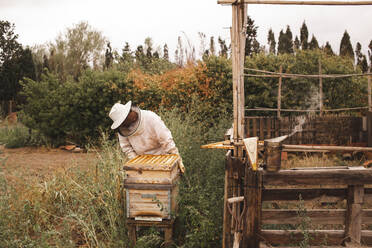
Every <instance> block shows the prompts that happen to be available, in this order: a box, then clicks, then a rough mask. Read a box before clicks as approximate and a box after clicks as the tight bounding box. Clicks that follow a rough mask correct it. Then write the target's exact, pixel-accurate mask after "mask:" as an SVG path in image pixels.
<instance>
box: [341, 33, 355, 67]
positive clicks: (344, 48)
mask: <svg viewBox="0 0 372 248" xmlns="http://www.w3.org/2000/svg"><path fill="white" fill-rule="evenodd" d="M340 56H342V57H348V58H350V59H352V60H353V62H354V51H353V46H352V45H351V42H350V35H349V34H348V32H347V31H346V30H345V32H344V35H343V36H342V39H341V44H340Z"/></svg>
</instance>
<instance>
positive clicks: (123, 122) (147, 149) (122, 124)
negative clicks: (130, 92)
mask: <svg viewBox="0 0 372 248" xmlns="http://www.w3.org/2000/svg"><path fill="white" fill-rule="evenodd" d="M109 116H110V118H111V119H112V121H113V122H114V123H113V124H112V125H111V129H113V130H116V131H117V132H118V136H119V143H120V147H121V149H122V151H123V152H124V153H125V154H126V155H127V157H128V158H129V159H132V158H134V157H136V156H137V155H143V154H153V155H164V154H177V155H179V152H178V149H177V147H176V145H175V143H174V141H173V137H172V134H171V132H170V131H169V129H168V128H167V127H166V126H165V124H164V122H163V121H162V120H161V118H160V117H159V116H158V115H157V114H155V113H154V112H152V111H149V110H142V109H140V108H139V107H137V106H135V105H133V104H132V101H129V102H127V103H126V104H125V105H123V104H120V103H115V104H114V106H113V107H112V108H111V110H110V113H109ZM180 169H181V171H182V172H184V166H183V163H182V160H181V162H180Z"/></svg>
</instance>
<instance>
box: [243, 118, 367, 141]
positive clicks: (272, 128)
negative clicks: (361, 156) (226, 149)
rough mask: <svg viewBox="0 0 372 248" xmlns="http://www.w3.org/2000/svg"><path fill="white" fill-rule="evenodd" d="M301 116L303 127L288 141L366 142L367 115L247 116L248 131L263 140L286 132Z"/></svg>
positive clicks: (251, 135) (247, 135) (248, 135)
mask: <svg viewBox="0 0 372 248" xmlns="http://www.w3.org/2000/svg"><path fill="white" fill-rule="evenodd" d="M298 118H302V119H303V120H304V124H303V125H302V131H301V132H298V133H296V134H294V135H293V136H291V137H289V138H288V139H286V140H285V141H284V142H285V143H286V144H337V145H350V144H358V146H366V145H367V118H365V117H355V116H336V115H324V116H315V115H314V116H309V115H306V116H299V117H296V116H286V117H281V118H278V117H276V116H272V117H266V116H265V117H264V116H249V117H245V126H244V130H245V134H246V137H259V139H260V140H264V139H270V138H274V137H279V136H282V135H287V134H290V133H291V132H292V131H293V129H294V127H295V125H297V124H298V121H297V120H296V119H298Z"/></svg>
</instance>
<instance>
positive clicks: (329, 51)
mask: <svg viewBox="0 0 372 248" xmlns="http://www.w3.org/2000/svg"><path fill="white" fill-rule="evenodd" d="M323 51H324V52H325V54H327V55H335V53H334V52H333V50H332V47H331V44H329V42H328V41H327V42H326V44H325V46H324V48H323Z"/></svg>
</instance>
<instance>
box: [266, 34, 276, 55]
mask: <svg viewBox="0 0 372 248" xmlns="http://www.w3.org/2000/svg"><path fill="white" fill-rule="evenodd" d="M267 43H268V44H269V53H272V54H275V47H276V41H275V36H274V32H273V30H272V29H271V28H270V30H269V33H268V34H267Z"/></svg>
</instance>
